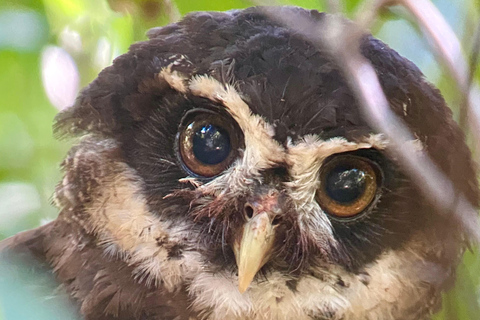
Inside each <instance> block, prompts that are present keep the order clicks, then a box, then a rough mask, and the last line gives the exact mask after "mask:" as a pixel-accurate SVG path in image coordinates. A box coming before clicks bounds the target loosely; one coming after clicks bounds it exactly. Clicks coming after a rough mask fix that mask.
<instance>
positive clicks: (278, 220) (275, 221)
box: [272, 216, 282, 226]
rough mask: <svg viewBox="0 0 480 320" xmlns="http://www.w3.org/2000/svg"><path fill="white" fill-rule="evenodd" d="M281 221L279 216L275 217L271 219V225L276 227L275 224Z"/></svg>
mask: <svg viewBox="0 0 480 320" xmlns="http://www.w3.org/2000/svg"><path fill="white" fill-rule="evenodd" d="M281 220H282V218H281V217H280V216H275V218H273V221H272V225H273V226H276V225H277V224H279V223H280V221H281Z"/></svg>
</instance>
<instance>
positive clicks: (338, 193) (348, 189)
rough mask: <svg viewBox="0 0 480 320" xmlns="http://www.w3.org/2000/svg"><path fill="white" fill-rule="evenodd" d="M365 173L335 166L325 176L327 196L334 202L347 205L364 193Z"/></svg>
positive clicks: (355, 169) (356, 169)
mask: <svg viewBox="0 0 480 320" xmlns="http://www.w3.org/2000/svg"><path fill="white" fill-rule="evenodd" d="M365 180H366V173H365V172H364V171H362V170H360V169H358V168H352V167H345V166H337V167H336V168H334V169H333V170H332V171H330V172H329V173H328V175H327V181H326V188H325V189H326V191H327V194H328V195H329V196H330V198H332V199H333V200H335V201H336V202H339V203H342V204H348V203H351V202H353V201H355V200H357V199H358V198H359V197H360V196H361V195H362V194H363V193H364V192H365V185H366V181H365Z"/></svg>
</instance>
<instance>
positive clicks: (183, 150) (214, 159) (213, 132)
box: [178, 110, 239, 177]
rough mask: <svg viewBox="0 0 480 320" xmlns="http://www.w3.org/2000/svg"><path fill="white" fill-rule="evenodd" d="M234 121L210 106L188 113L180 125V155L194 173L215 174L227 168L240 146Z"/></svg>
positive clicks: (209, 175)
mask: <svg viewBox="0 0 480 320" xmlns="http://www.w3.org/2000/svg"><path fill="white" fill-rule="evenodd" d="M236 131H237V128H236V127H235V125H233V124H232V123H231V121H229V119H226V118H224V117H222V116H219V115H217V114H215V113H213V112H212V111H210V110H202V111H195V112H193V115H192V114H188V115H187V117H186V119H185V120H184V121H183V124H182V126H181V128H180V132H179V137H178V144H179V145H178V149H179V153H180V159H181V161H182V162H183V164H184V166H185V167H186V169H187V170H188V171H190V172H191V173H193V174H195V175H198V176H202V177H213V176H216V175H218V174H220V173H221V172H222V171H224V170H225V169H226V168H227V167H228V166H229V165H230V164H231V163H232V162H233V160H234V158H235V154H236V152H235V151H236V150H238V147H239V146H238V139H237V137H236V136H237V135H235V132H236Z"/></svg>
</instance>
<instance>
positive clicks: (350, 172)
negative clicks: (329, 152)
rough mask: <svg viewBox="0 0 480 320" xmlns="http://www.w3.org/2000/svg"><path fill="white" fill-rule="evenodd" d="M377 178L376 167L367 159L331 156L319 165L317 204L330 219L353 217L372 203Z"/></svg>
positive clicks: (351, 156)
mask: <svg viewBox="0 0 480 320" xmlns="http://www.w3.org/2000/svg"><path fill="white" fill-rule="evenodd" d="M380 175H381V172H380V170H379V168H378V166H376V165H375V164H374V163H373V162H372V161H370V160H368V159H366V158H363V157H359V156H354V155H337V156H334V157H332V158H331V159H329V160H327V161H326V162H325V163H324V164H323V165H322V169H321V171H320V189H319V190H318V192H317V200H318V202H319V203H320V206H321V207H322V208H323V209H324V210H325V211H326V212H328V213H329V214H330V215H333V216H336V217H341V218H348V217H353V216H355V215H357V214H360V213H362V212H363V211H364V210H365V209H367V208H368V207H369V205H370V204H371V203H372V202H373V200H374V198H375V195H376V194H377V190H378V187H379V181H380V180H381V179H380V178H381V177H380Z"/></svg>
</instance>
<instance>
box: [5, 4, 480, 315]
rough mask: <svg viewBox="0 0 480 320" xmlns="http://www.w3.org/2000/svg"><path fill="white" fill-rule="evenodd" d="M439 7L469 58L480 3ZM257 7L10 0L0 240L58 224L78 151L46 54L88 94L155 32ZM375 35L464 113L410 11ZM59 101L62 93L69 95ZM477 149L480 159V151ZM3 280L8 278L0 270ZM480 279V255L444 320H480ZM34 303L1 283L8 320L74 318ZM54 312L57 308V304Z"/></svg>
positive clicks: (448, 298)
mask: <svg viewBox="0 0 480 320" xmlns="http://www.w3.org/2000/svg"><path fill="white" fill-rule="evenodd" d="M281 3H283V4H290V5H298V6H302V7H306V8H312V9H318V10H322V11H325V10H326V9H327V6H326V3H324V2H323V1H317V0H288V1H287V0H285V1H282V2H281ZM434 3H435V4H436V6H437V7H438V8H439V9H440V11H441V12H442V14H443V15H444V16H445V17H446V19H447V21H448V22H449V23H450V25H451V26H452V27H453V29H454V31H455V32H456V34H457V35H458V36H459V38H460V39H461V41H462V43H463V45H464V48H465V53H466V55H468V52H470V51H469V50H470V49H471V45H472V37H473V33H474V32H473V30H474V28H475V23H478V21H479V16H480V1H479V0H463V1H458V0H437V1H434ZM251 5H252V4H251V3H250V2H249V1H246V0H245V1H244V0H176V1H166V0H163V1H162V0H109V1H106V0H2V1H1V2H0V240H1V239H3V238H6V237H8V236H11V235H13V234H15V233H17V232H19V231H21V230H25V229H29V228H34V227H36V226H38V225H40V224H42V223H45V222H46V221H49V220H51V219H54V218H55V216H56V214H57V212H56V210H55V208H53V207H52V206H51V204H50V199H51V195H52V193H53V190H54V186H55V184H56V183H57V181H59V180H60V178H61V177H60V172H59V170H58V167H59V163H60V161H61V160H62V158H63V156H64V155H65V153H66V151H67V149H68V145H69V144H68V143H67V142H60V141H56V140H54V139H53V137H52V129H51V125H52V119H53V117H54V116H55V114H56V113H57V112H58V109H56V108H55V107H54V106H53V105H52V103H51V101H50V100H49V98H48V97H47V95H46V92H45V86H46V82H48V79H47V80H46V82H45V81H42V72H44V71H45V69H44V65H42V56H43V57H44V55H45V52H47V51H46V49H48V48H52V47H51V46H55V47H60V48H63V50H64V51H63V52H66V53H67V54H68V55H70V57H71V58H72V59H73V61H74V63H75V65H76V67H77V74H78V76H79V81H80V85H79V88H81V87H83V86H85V85H87V84H88V83H89V82H90V81H91V80H93V79H94V78H95V77H96V75H97V74H98V72H99V71H100V70H101V69H102V68H103V67H105V66H106V65H108V64H109V63H110V62H111V60H112V59H113V58H114V57H116V56H118V55H119V54H122V53H124V52H126V51H127V50H128V46H129V45H130V44H131V43H133V42H135V41H140V40H145V39H146V37H145V32H146V30H147V29H148V28H150V27H154V26H159V25H164V24H166V23H168V22H170V21H174V20H176V19H178V18H179V17H180V16H181V15H184V14H186V13H188V12H191V11H198V10H229V9H233V8H245V7H248V6H251ZM364 5H365V3H364V1H363V0H352V1H348V0H345V1H344V2H343V8H342V10H343V11H344V14H345V15H347V16H350V17H353V16H354V13H355V12H356V11H357V10H361V9H362V8H363V6H364ZM372 32H373V33H374V34H375V35H376V36H377V37H379V38H381V39H382V40H383V41H385V42H386V43H387V44H389V45H390V46H391V47H393V48H394V49H396V50H397V51H399V52H400V53H401V54H403V55H404V56H406V57H407V58H409V59H410V60H412V61H414V62H415V63H416V64H417V65H418V66H419V67H420V68H421V69H422V71H423V72H424V73H425V74H426V76H427V78H428V79H429V80H430V81H432V82H434V83H435V84H436V85H437V86H438V87H439V88H440V89H441V91H442V92H443V94H444V95H445V97H446V99H447V101H448V102H449V104H450V105H451V106H455V105H458V102H459V101H460V99H461V97H460V96H459V95H458V93H457V92H456V91H455V85H454V84H453V83H452V81H451V79H450V77H449V76H447V75H445V74H444V73H443V69H442V68H441V66H439V65H438V63H437V62H436V61H435V59H434V55H433V54H432V53H431V52H430V51H429V49H428V45H427V41H426V40H425V39H424V38H423V37H422V36H421V35H420V32H419V28H418V27H417V26H416V25H414V24H413V23H411V20H410V19H409V18H408V15H407V14H406V13H405V12H404V11H403V10H401V9H399V8H393V9H392V10H389V11H388V12H384V13H383V14H382V16H381V17H380V18H379V20H378V22H377V23H376V25H375V26H374V27H373V29H372ZM478 78H479V76H477V80H478ZM73 90H78V88H77V89H75V87H74V88H73ZM57 93H59V94H62V92H61V90H60V92H57ZM453 110H454V114H455V115H457V113H458V112H457V109H456V108H455V107H453ZM472 148H473V149H474V151H475V152H476V149H477V148H476V146H472ZM2 272H4V273H5V272H7V271H5V270H2V269H0V273H2ZM479 273H480V259H479V255H478V254H474V253H471V252H468V253H467V254H466V256H465V259H464V263H463V264H462V265H461V267H460V270H459V277H458V281H457V284H456V286H455V288H454V289H453V290H452V291H451V292H450V293H449V294H447V295H445V299H444V306H445V308H444V310H443V311H442V312H441V313H440V314H439V315H437V316H436V318H435V319H436V320H441V319H461V320H467V319H480V307H479V297H480V291H479V290H480V274H479ZM4 275H5V274H4ZM30 280H31V279H29V278H26V280H25V281H26V282H28V281H30ZM32 281H35V280H32ZM2 284H3V285H2ZM28 294H34V293H32V292H31V291H28V290H25V289H24V288H23V289H22V288H19V287H18V286H16V285H13V284H10V285H9V284H8V282H7V283H5V282H2V283H0V320H7V319H8V320H13V319H14V320H23V319H39V320H43V319H66V318H65V317H66V316H65V314H67V315H68V312H67V311H65V312H66V313H65V312H64V313H61V312H60V313H57V315H56V316H53V314H52V313H49V311H48V310H47V311H45V310H43V308H42V307H41V306H29V307H25V306H24V305H23V304H22V297H23V296H24V295H28ZM50 307H52V308H57V306H55V305H53V304H52V305H50ZM41 309H42V310H41ZM20 310H21V312H20ZM57 311H58V310H57ZM58 314H60V316H58Z"/></svg>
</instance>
